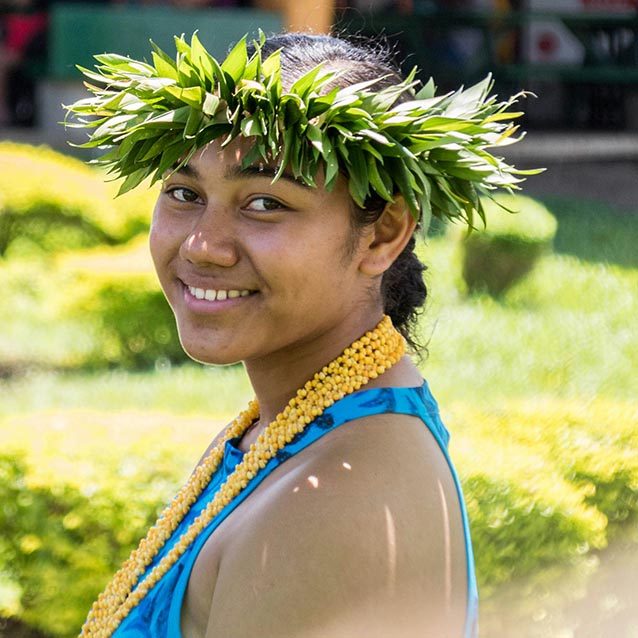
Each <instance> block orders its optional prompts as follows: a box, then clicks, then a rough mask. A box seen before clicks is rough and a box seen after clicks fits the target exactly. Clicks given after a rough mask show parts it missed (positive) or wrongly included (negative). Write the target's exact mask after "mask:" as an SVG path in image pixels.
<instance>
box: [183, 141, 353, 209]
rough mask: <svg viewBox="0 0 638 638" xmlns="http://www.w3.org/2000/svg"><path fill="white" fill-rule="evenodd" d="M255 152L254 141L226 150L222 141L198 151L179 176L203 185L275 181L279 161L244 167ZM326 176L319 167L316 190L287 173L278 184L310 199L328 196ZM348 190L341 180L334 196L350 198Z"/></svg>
mask: <svg viewBox="0 0 638 638" xmlns="http://www.w3.org/2000/svg"><path fill="white" fill-rule="evenodd" d="M252 148H253V143H252V141H251V140H249V139H246V138H242V137H238V138H235V139H234V140H233V141H232V142H231V143H230V144H228V145H226V146H222V144H221V142H220V141H219V140H214V141H213V142H210V143H209V144H207V145H206V146H205V147H203V148H201V149H200V150H198V151H197V152H196V153H195V154H194V155H193V157H192V158H191V159H190V160H189V162H188V164H186V165H185V166H184V167H183V168H181V169H180V171H179V172H180V173H185V174H187V175H188V176H189V177H193V178H195V179H198V180H201V181H207V180H209V179H214V180H218V179H220V178H221V179H223V180H225V181H235V180H246V179H250V178H253V177H255V178H267V179H269V180H271V181H272V180H273V179H274V178H275V176H276V174H277V173H278V171H279V165H278V163H277V162H276V161H273V162H266V161H263V160H260V161H257V162H254V163H253V164H251V165H249V166H246V167H245V166H244V165H243V164H244V160H245V158H246V157H247V155H248V154H249V153H250V152H251V151H252ZM323 175H324V172H323V168H321V167H320V169H319V170H318V171H317V173H316V175H315V176H314V179H315V182H316V184H317V187H312V186H308V185H307V184H306V183H305V182H303V181H302V180H301V179H300V178H295V177H294V175H293V174H292V172H291V171H290V170H288V169H285V170H284V171H283V173H282V174H281V176H280V177H279V181H281V182H284V183H287V184H289V185H292V186H294V187H296V188H298V189H303V190H304V191H306V192H307V193H308V195H312V194H317V195H319V194H322V193H323V194H327V191H326V190H325V188H324V187H323V182H324V180H323ZM347 190H348V188H347V182H346V181H345V179H338V180H337V184H336V187H335V188H334V189H333V191H332V192H334V193H335V194H339V195H341V196H343V195H344V194H345V195H346V196H348V198H349V195H348V193H347Z"/></svg>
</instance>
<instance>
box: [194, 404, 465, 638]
mask: <svg viewBox="0 0 638 638" xmlns="http://www.w3.org/2000/svg"><path fill="white" fill-rule="evenodd" d="M286 466H288V467H286ZM266 481H267V482H266ZM266 481H265V482H264V484H263V485H262V486H261V488H263V489H261V488H260V493H259V494H258V493H257V492H255V494H254V496H255V497H257V498H256V499H255V500H254V502H253V504H252V505H251V507H250V510H248V509H246V510H245V513H246V515H245V516H243V517H242V518H241V519H239V518H238V521H241V525H240V526H239V525H238V526H237V529H236V530H234V533H233V535H232V541H231V542H228V543H227V544H226V545H225V547H224V553H223V558H222V560H221V564H220V569H219V573H218V580H217V585H216V588H215V596H214V601H213V606H212V609H211V615H210V622H209V627H208V633H207V636H208V638H214V637H215V636H224V635H230V634H229V633H228V632H229V631H230V626H227V625H225V623H226V622H232V635H233V636H236V637H237V638H241V637H243V636H244V635H245V636H246V637H248V636H249V635H254V633H255V632H256V631H258V630H259V631H260V632H261V634H262V635H277V636H281V637H286V636H290V637H291V638H292V637H293V636H294V637H295V638H312V637H314V636H317V637H318V636H326V635H330V636H333V637H335V638H338V637H339V636H344V637H345V636H353V635H366V636H369V637H372V638H374V637H375V636H388V635H392V636H396V637H397V638H411V637H412V636H414V637H416V636H419V638H423V637H426V638H427V637H429V636H432V637H434V636H436V637H437V638H441V637H443V636H450V637H451V638H460V636H461V635H462V627H463V622H464V618H465V606H466V602H467V580H466V557H465V545H464V539H463V529H462V522H461V516H460V510H459V504H458V496H457V493H456V488H455V485H454V482H453V479H452V476H451V473H450V469H449V466H448V464H447V461H446V459H445V457H444V456H443V454H442V452H441V450H440V448H439V446H438V444H437V442H436V441H435V439H434V438H433V436H432V435H431V434H430V432H429V431H428V430H427V428H426V427H425V426H424V424H423V422H422V421H420V420H419V419H417V418H414V417H410V416H402V415H391V414H384V415H379V416H373V417H366V418H363V419H359V420H357V421H352V422H350V423H348V424H345V425H343V426H340V427H339V428H337V429H336V430H334V431H333V432H330V433H329V434H327V435H325V436H324V437H322V438H321V439H320V440H319V441H317V442H315V443H314V444H313V445H311V446H310V447H308V448H307V449H306V450H304V451H303V452H301V453H299V454H298V455H296V456H295V457H293V458H292V459H289V460H288V461H287V462H286V463H285V464H283V465H282V466H281V467H280V468H278V470H277V471H275V472H273V473H272V474H271V475H270V476H269V477H268V478H267V480H266ZM251 498H252V497H251ZM248 512H249V515H248ZM247 606H248V607H247ZM247 608H249V609H250V613H249V614H246V613H245V611H246V609H247ZM242 610H244V613H243V614H242V613H241V612H242ZM231 619H232V620H231ZM281 623H283V626H282V624H281Z"/></svg>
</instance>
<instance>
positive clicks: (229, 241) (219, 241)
mask: <svg viewBox="0 0 638 638" xmlns="http://www.w3.org/2000/svg"><path fill="white" fill-rule="evenodd" d="M236 239H237V237H236V232H235V228H234V225H233V220H232V216H231V215H230V214H228V213H226V212H225V211H224V210H223V209H221V208H217V207H214V206H211V205H210V203H209V205H208V206H207V207H206V209H205V210H204V211H203V212H202V214H201V215H200V216H199V218H198V219H197V221H196V223H195V225H194V226H193V228H192V229H191V232H190V233H189V234H188V235H187V236H186V238H185V239H184V241H183V242H182V245H181V246H180V251H179V252H180V257H182V258H183V259H186V260H187V261H190V262H191V263H193V264H197V265H211V266H212V265H215V266H221V267H223V268H230V267H232V266H234V265H235V264H236V263H237V262H238V261H239V250H238V245H237V241H236Z"/></svg>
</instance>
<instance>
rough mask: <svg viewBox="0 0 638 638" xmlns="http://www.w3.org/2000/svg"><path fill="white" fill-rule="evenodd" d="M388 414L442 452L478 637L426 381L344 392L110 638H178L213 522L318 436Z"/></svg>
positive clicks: (232, 459)
mask: <svg viewBox="0 0 638 638" xmlns="http://www.w3.org/2000/svg"><path fill="white" fill-rule="evenodd" d="M384 413H394V414H406V415H410V416H416V417H419V418H420V419H421V420H422V421H423V423H424V424H425V425H426V426H427V428H428V429H429V430H430V432H431V433H432V435H433V436H434V438H435V439H436V441H437V443H438V444H439V447H440V448H441V451H442V452H443V455H444V456H445V458H446V460H447V462H448V465H449V467H450V471H451V473H452V477H453V479H454V483H455V485H456V489H457V492H458V496H459V502H460V504H461V515H462V519H463V527H464V536H465V549H466V558H467V582H468V602H467V616H466V622H465V633H464V637H465V638H476V637H477V636H478V629H477V628H478V595H477V589H476V578H475V573H474V557H473V554H472V544H471V540H470V532H469V525H468V520H467V513H466V510H465V505H464V502H463V494H462V492H461V485H460V483H459V480H458V477H457V474H456V471H455V470H454V466H453V465H452V463H451V461H450V457H449V455H448V451H447V446H448V441H449V438H450V437H449V433H448V431H447V430H446V428H445V426H444V425H443V423H442V422H441V419H440V417H439V410H438V406H437V404H436V401H435V399H434V397H433V396H432V394H431V393H430V390H429V388H428V385H427V383H426V382H424V383H423V385H422V386H419V387H416V388H370V389H367V390H366V389H364V390H360V391H358V392H355V393H353V394H349V395H347V396H346V397H344V398H343V399H341V400H340V401H337V402H336V403H334V404H333V405H332V406H330V407H329V408H327V409H326V410H325V411H324V412H323V414H322V415H321V416H318V417H317V418H316V419H315V420H314V421H312V423H310V424H309V425H307V426H306V428H305V429H304V431H303V432H301V433H300V434H299V435H298V436H297V437H296V438H295V439H294V440H293V441H292V442H291V443H289V444H288V445H287V446H286V447H285V448H283V449H281V450H279V452H278V453H277V455H276V456H275V457H273V458H271V459H270V461H269V462H268V464H267V465H266V467H265V468H264V469H263V470H261V472H260V473H259V474H258V475H257V476H256V477H255V478H254V479H252V480H251V481H250V483H249V484H248V486H247V487H246V488H244V490H242V492H240V493H239V494H238V495H237V497H236V498H235V499H234V500H233V501H232V502H231V503H229V504H228V505H227V506H226V507H225V508H224V509H223V510H222V511H221V512H220V513H219V514H218V516H217V517H216V518H215V520H214V521H212V522H211V524H210V525H209V526H208V527H207V528H206V529H205V530H204V531H203V532H201V533H200V535H199V536H198V537H197V539H196V540H195V541H194V542H193V543H192V544H191V545H190V547H189V548H188V549H187V550H186V552H184V554H182V556H181V557H180V558H179V560H178V561H177V562H176V563H175V564H174V565H173V566H172V567H171V569H170V570H169V571H168V572H167V573H166V574H165V575H164V576H163V578H162V579H161V580H160V581H159V582H158V583H157V584H156V585H155V587H153V589H151V591H149V592H148V594H147V595H146V596H145V598H144V599H142V601H141V602H140V604H139V605H138V606H137V607H135V608H133V609H132V610H131V613H130V614H129V615H128V616H127V617H126V618H125V619H124V620H123V621H122V623H121V624H120V626H119V627H118V628H117V629H116V631H115V633H114V634H113V637H114V638H182V634H181V629H180V620H181V610H182V602H183V600H184V594H185V592H186V586H187V585H188V579H189V578H190V574H191V571H192V569H193V565H194V564H195V560H196V558H197V556H198V554H199V552H200V550H201V549H202V547H203V546H204V544H205V543H206V541H207V540H208V538H209V537H210V535H211V534H212V533H213V532H214V531H215V529H216V528H217V527H218V526H219V524H220V523H221V522H222V521H223V520H224V519H225V518H226V517H227V516H228V515H229V514H230V513H231V512H232V511H233V510H234V509H235V508H236V507H237V506H238V505H239V504H240V503H241V502H242V501H243V500H244V499H246V498H248V497H249V496H250V494H251V492H252V491H253V490H254V489H255V488H256V487H257V486H258V485H259V484H260V483H261V481H262V480H263V479H264V478H265V477H266V476H268V474H270V473H271V472H272V471H273V470H274V469H275V468H277V467H279V466H280V465H281V464H282V463H284V462H285V461H286V459H289V458H290V457H291V456H294V455H295V454H297V452H300V451H301V450H303V449H305V448H306V447H308V446H309V445H311V444H312V443H314V442H315V441H316V440H317V439H319V438H321V437H322V436H323V435H324V434H327V433H328V432H330V431H332V430H334V429H335V428H337V427H339V426H340V425H342V424H344V423H347V422H348V421H352V420H354V419H360V418H362V417H366V416H371V415H375V414H384ZM238 440H239V439H231V440H229V441H227V442H226V446H225V450H224V457H223V460H222V462H221V463H220V464H219V466H218V468H217V470H216V472H215V473H214V474H213V476H212V478H211V481H210V483H209V484H208V486H207V487H206V489H204V491H203V492H202V493H201V495H200V497H199V499H198V500H197V502H196V503H195V504H194V505H193V507H192V508H191V509H190V511H189V512H188V514H187V515H186V516H185V517H184V520H183V521H182V522H181V524H180V525H179V527H178V528H177V529H176V530H175V532H174V533H173V535H172V536H171V538H170V539H169V540H168V541H167V543H166V544H165V545H164V547H163V548H162V550H161V551H160V552H159V554H158V555H157V556H156V557H155V560H154V561H153V563H151V565H150V566H149V567H148V569H147V570H146V573H145V574H144V576H142V578H141V580H140V582H141V581H143V580H144V578H145V577H146V575H147V574H148V573H149V572H150V570H151V569H153V567H155V565H156V564H157V563H158V562H159V561H160V560H161V559H162V558H163V557H164V556H165V555H166V553H167V552H168V551H169V550H170V549H171V548H172V547H173V546H174V545H175V543H176V542H177V540H178V539H179V538H180V536H181V535H182V534H183V533H184V532H185V531H186V530H187V529H188V527H189V526H190V524H191V523H192V522H193V520H195V518H196V517H197V516H198V515H199V514H200V513H201V512H202V511H203V510H204V508H205V507H206V505H207V504H208V503H209V502H210V501H211V500H212V499H213V498H214V496H215V494H216V493H217V490H218V489H219V487H220V485H221V484H222V483H223V482H224V481H225V480H226V478H227V476H228V475H229V474H231V473H232V472H233V471H234V469H235V466H236V465H237V464H238V463H239V462H241V460H242V458H243V455H244V453H243V452H242V451H241V450H239V449H238V448H237V447H236V444H237V442H238Z"/></svg>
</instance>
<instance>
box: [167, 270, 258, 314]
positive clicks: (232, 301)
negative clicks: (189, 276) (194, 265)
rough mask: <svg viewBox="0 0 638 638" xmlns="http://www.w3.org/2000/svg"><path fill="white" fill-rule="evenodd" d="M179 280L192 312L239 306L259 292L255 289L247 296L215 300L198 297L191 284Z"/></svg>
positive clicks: (220, 309)
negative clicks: (192, 291) (190, 286)
mask: <svg viewBox="0 0 638 638" xmlns="http://www.w3.org/2000/svg"><path fill="white" fill-rule="evenodd" d="M178 281H179V284H180V286H181V288H182V296H183V299H184V303H185V304H186V307H187V308H188V309H189V310H191V311H192V312H196V313H201V314H215V313H218V312H223V311H226V310H231V309H233V308H235V307H237V306H241V305H242V304H245V303H247V302H249V301H250V300H252V299H253V298H254V297H255V295H256V294H257V291H253V292H251V293H250V294H249V295H246V296H245V297H233V298H227V299H224V300H220V299H215V300H214V301H211V300H209V299H198V298H197V297H195V296H194V295H193V294H192V293H191V291H190V290H189V286H188V285H187V284H185V283H184V282H183V281H182V280H181V279H180V280H178ZM191 285H193V284H191ZM217 286H218V287H217V288H216V289H217V290H237V288H231V287H228V288H226V287H225V286H221V285H219V284H217ZM195 287H199V286H195ZM202 288H204V286H202ZM206 288H212V286H210V285H209V286H206Z"/></svg>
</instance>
